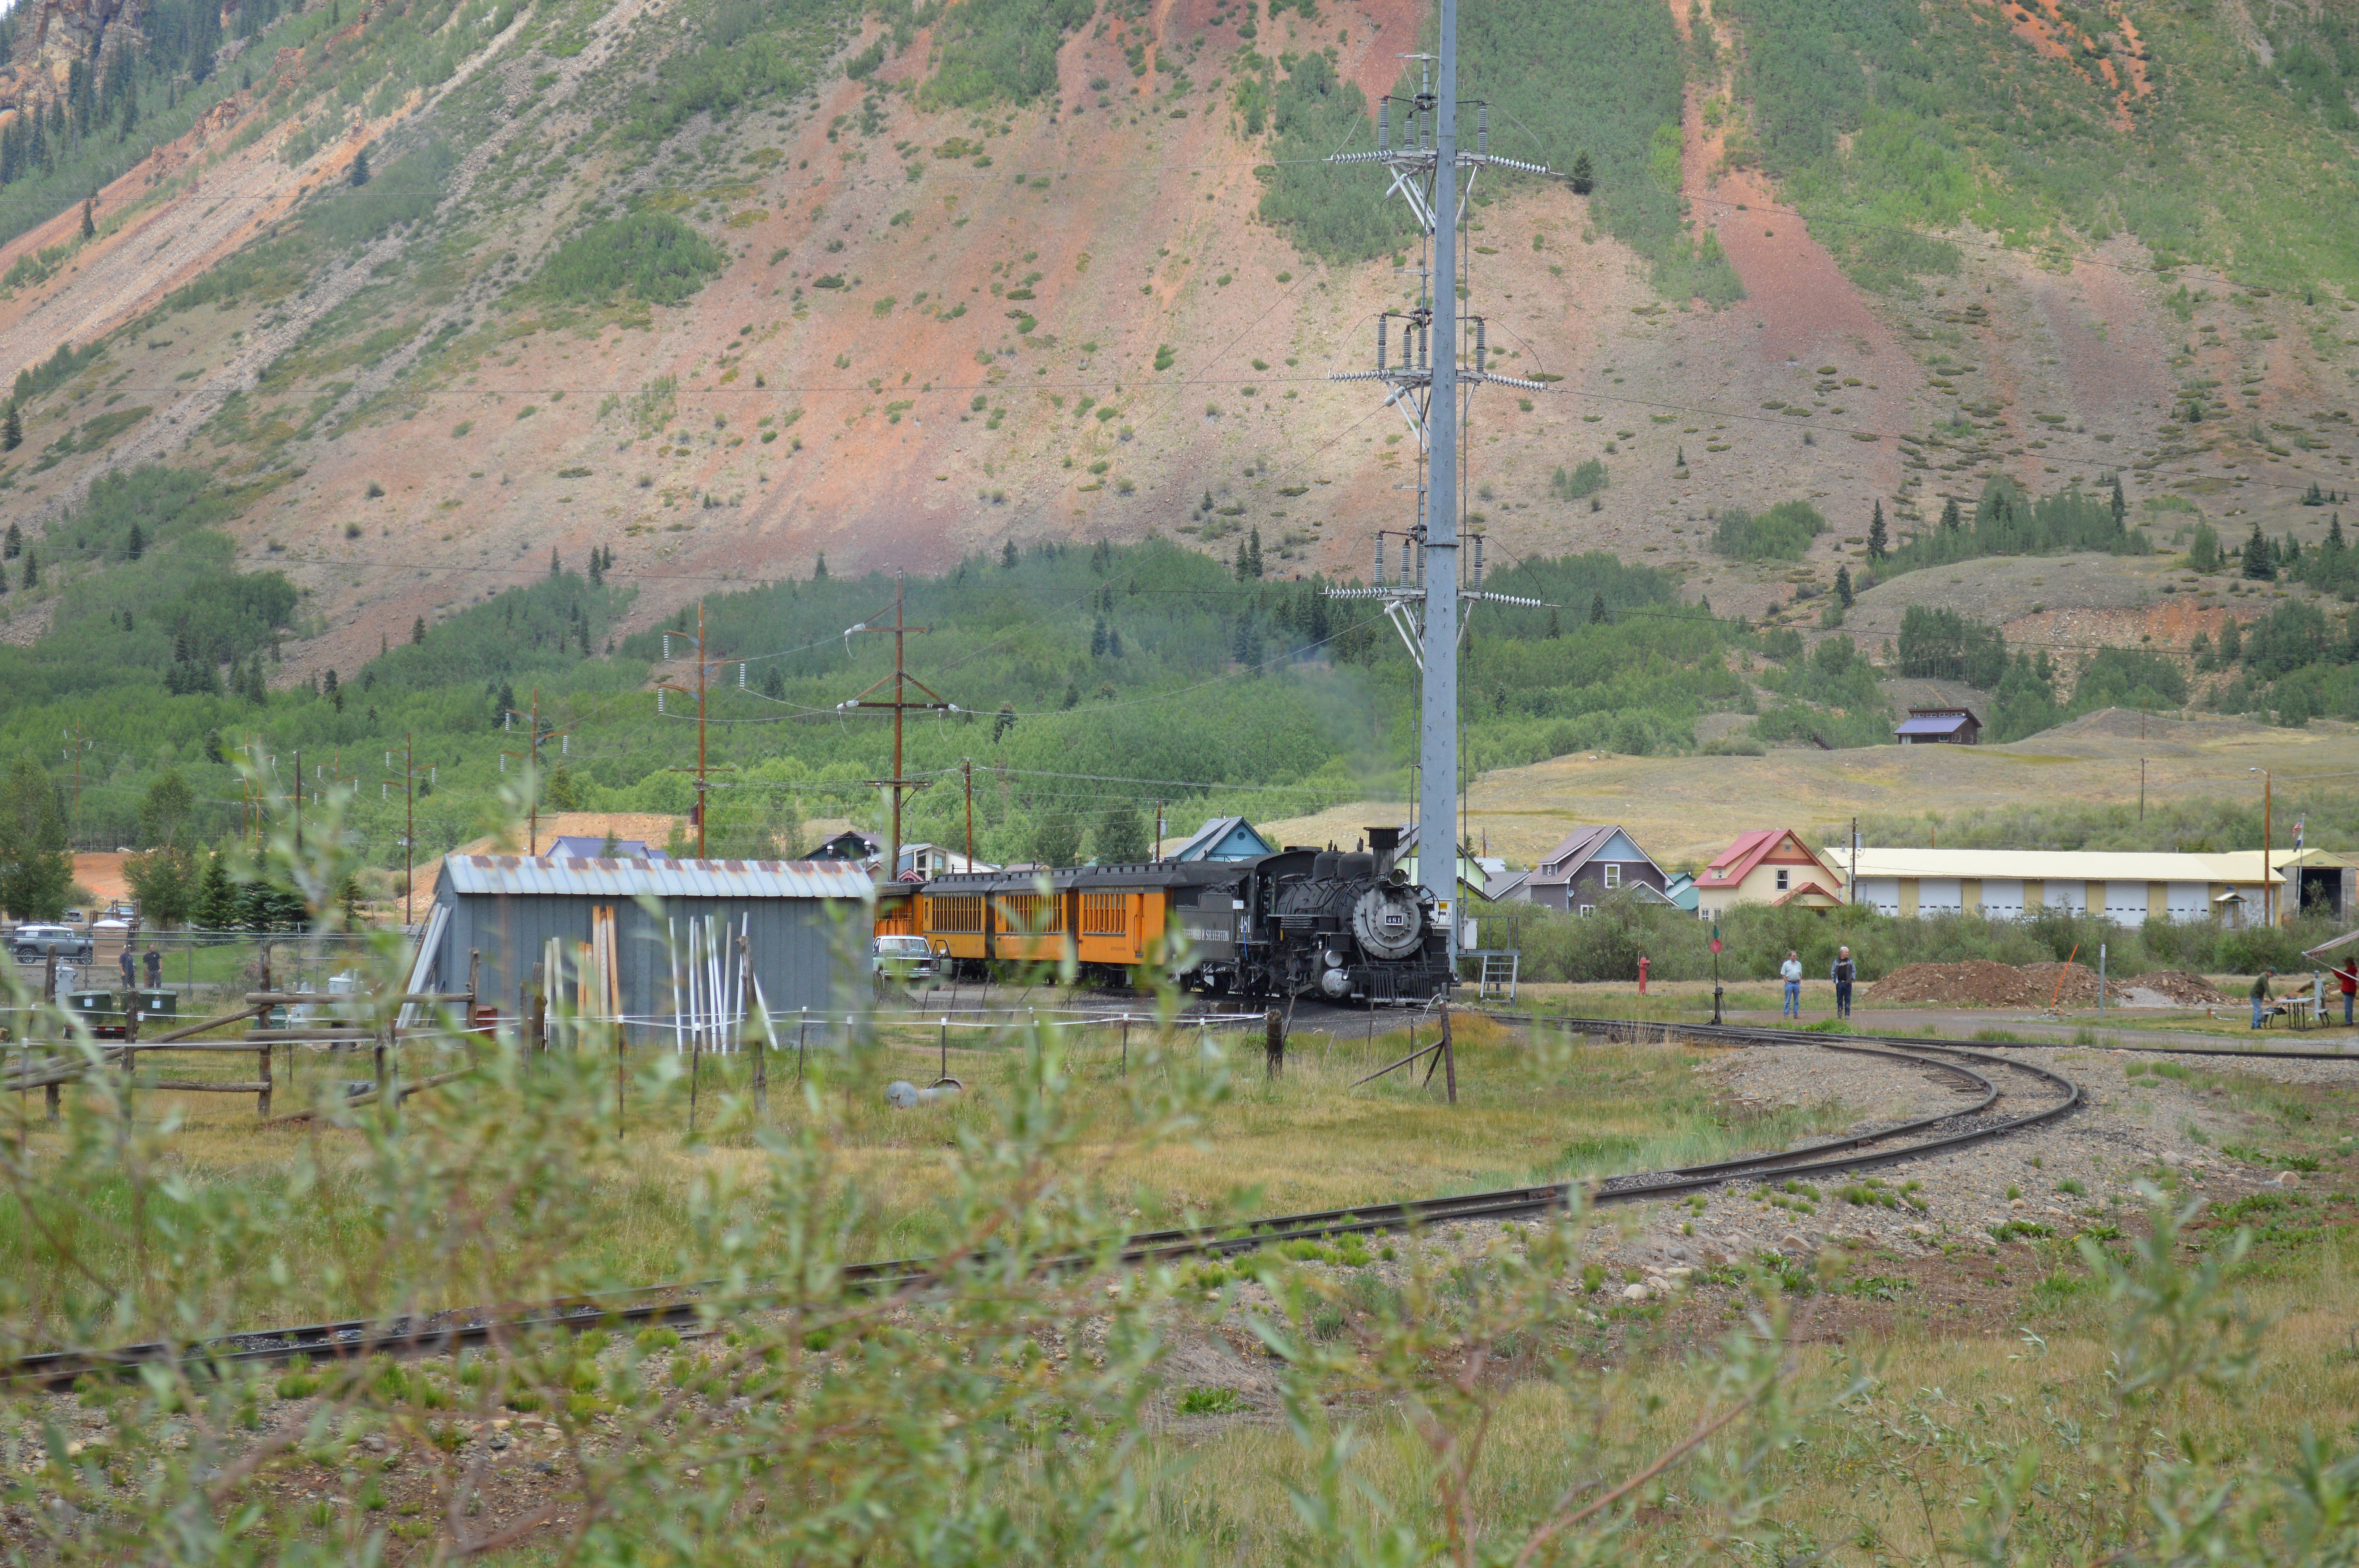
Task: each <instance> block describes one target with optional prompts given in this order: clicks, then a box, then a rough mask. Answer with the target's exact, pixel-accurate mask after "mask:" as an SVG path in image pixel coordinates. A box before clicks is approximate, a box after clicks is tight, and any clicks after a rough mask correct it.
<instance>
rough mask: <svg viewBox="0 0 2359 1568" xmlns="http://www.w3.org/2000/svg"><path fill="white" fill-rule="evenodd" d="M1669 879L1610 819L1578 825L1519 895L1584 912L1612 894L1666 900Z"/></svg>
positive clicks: (1527, 882) (1525, 883)
mask: <svg viewBox="0 0 2359 1568" xmlns="http://www.w3.org/2000/svg"><path fill="white" fill-rule="evenodd" d="M1668 884H1669V877H1668V876H1667V875H1666V874H1665V873H1664V871H1663V868H1662V867H1660V866H1658V865H1657V864H1656V863H1655V858H1654V857H1653V856H1652V855H1649V854H1647V851H1646V850H1644V849H1640V848H1638V842H1637V840H1636V839H1635V838H1631V837H1630V835H1629V833H1628V831H1627V830H1625V829H1624V828H1622V827H1616V826H1614V825H1613V824H1611V823H1603V824H1599V825H1597V826H1594V827H1582V828H1576V829H1575V830H1574V831H1572V832H1571V833H1569V834H1567V835H1566V836H1565V838H1564V840H1563V841H1562V842H1561V843H1560V844H1558V845H1557V847H1556V848H1555V849H1550V850H1549V852H1548V853H1547V854H1546V855H1544V856H1542V857H1541V859H1540V863H1539V864H1538V866H1536V867H1534V868H1533V870H1532V874H1531V875H1530V876H1529V877H1528V878H1527V879H1526V880H1525V882H1524V886H1523V891H1522V892H1521V893H1520V895H1519V896H1521V897H1523V898H1525V899H1527V900H1528V901H1529V902H1531V903H1537V904H1542V905H1545V906H1546V907H1548V908H1549V909H1561V910H1566V911H1569V912H1571V913H1575V914H1588V913H1589V912H1590V910H1592V909H1593V908H1594V907H1596V904H1597V901H1598V900H1599V899H1600V898H1601V897H1603V895H1605V894H1607V893H1610V892H1621V891H1623V890H1625V889H1626V890H1628V891H1629V892H1634V893H1636V894H1638V895H1640V896H1642V897H1644V896H1648V895H1651V896H1654V897H1657V898H1664V897H1665V896H1666V893H1667V890H1668Z"/></svg>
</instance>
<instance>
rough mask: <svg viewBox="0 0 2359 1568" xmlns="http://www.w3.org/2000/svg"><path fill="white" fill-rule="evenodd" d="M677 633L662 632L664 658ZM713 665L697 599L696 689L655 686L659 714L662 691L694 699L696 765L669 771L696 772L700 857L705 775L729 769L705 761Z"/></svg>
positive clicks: (705, 813) (667, 684)
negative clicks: (707, 691)
mask: <svg viewBox="0 0 2359 1568" xmlns="http://www.w3.org/2000/svg"><path fill="white" fill-rule="evenodd" d="M676 635H685V633H669V632H667V633H664V655H665V657H667V658H669V656H670V654H671V640H672V638H673V637H674V636H676ZM726 662H727V661H725V660H724V661H723V663H726ZM712 665H713V661H712V659H711V658H710V657H708V656H707V654H706V650H705V645H704V604H703V601H702V600H699V601H698V602H697V606H696V689H695V690H694V691H692V692H691V691H690V690H689V689H688V688H687V687H682V686H674V685H672V684H671V683H670V682H669V681H666V682H664V683H662V684H661V685H659V686H658V687H656V711H657V712H658V713H661V712H662V711H663V710H664V705H663V699H664V693H666V692H668V691H676V692H678V693H679V695H680V696H682V697H695V698H696V766H694V767H693V768H674V769H672V772H673V773H694V774H695V775H696V858H697V859H698V860H703V859H704V858H705V855H704V825H705V821H706V819H707V818H708V817H710V816H712V812H711V811H710V810H708V809H707V806H708V805H709V802H708V800H707V797H706V792H707V791H708V790H710V789H711V788H712V784H711V783H710V782H709V779H708V775H710V774H712V773H727V772H729V771H730V770H729V769H727V768H713V767H710V766H708V765H707V764H706V762H705V760H704V756H705V753H704V676H705V672H706V671H708V670H710V669H712Z"/></svg>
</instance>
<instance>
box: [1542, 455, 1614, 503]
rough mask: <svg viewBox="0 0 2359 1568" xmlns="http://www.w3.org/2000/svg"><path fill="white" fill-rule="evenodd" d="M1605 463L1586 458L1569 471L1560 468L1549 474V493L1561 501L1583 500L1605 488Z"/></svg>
mask: <svg viewBox="0 0 2359 1568" xmlns="http://www.w3.org/2000/svg"><path fill="white" fill-rule="evenodd" d="M1605 482H1606V481H1605V464H1604V462H1603V460H1600V459H1597V458H1589V459H1586V460H1583V461H1582V463H1581V464H1580V465H1579V466H1578V467H1576V468H1574V469H1573V470H1571V471H1570V472H1567V471H1566V470H1563V469H1559V470H1556V472H1554V473H1552V474H1550V475H1549V494H1550V495H1553V496H1555V497H1556V498H1557V499H1558V500H1559V501H1583V500H1586V499H1588V498H1589V497H1590V496H1592V495H1594V494H1596V493H1597V492H1599V491H1601V490H1603V489H1604V488H1605Z"/></svg>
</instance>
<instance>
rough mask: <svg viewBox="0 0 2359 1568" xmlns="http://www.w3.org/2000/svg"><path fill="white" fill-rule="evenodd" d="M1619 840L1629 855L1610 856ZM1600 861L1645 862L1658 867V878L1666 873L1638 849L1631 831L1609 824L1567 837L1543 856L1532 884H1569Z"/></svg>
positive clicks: (1653, 858) (1642, 850) (1580, 830)
mask: <svg viewBox="0 0 2359 1568" xmlns="http://www.w3.org/2000/svg"><path fill="white" fill-rule="evenodd" d="M1616 840H1619V842H1620V845H1621V846H1622V848H1623V849H1625V851H1626V852H1624V853H1617V854H1614V855H1612V856H1607V855H1606V854H1605V851H1606V850H1607V849H1613V848H1614V847H1615V843H1616ZM1599 859H1611V860H1616V861H1628V860H1644V861H1646V862H1647V864H1648V865H1649V866H1653V867H1654V868H1655V874H1656V875H1658V876H1661V875H1662V874H1663V868H1662V867H1661V866H1660V865H1658V864H1657V863H1656V860H1655V857H1654V856H1652V855H1649V854H1648V853H1647V851H1646V850H1644V849H1640V848H1638V840H1636V838H1632V837H1631V836H1630V833H1629V830H1628V829H1627V828H1625V827H1621V826H1620V825H1618V824H1615V823H1605V824H1602V825H1600V826H1597V827H1580V828H1575V829H1574V830H1573V831H1572V832H1571V833H1568V834H1566V835H1565V836H1564V839H1563V841H1562V842H1560V844H1558V845H1557V847H1556V848H1555V849H1550V850H1549V852H1548V853H1547V854H1545V855H1543V856H1541V857H1540V863H1539V866H1538V869H1537V870H1535V871H1533V872H1532V881H1533V882H1534V883H1536V884H1538V883H1546V884H1549V885H1550V886H1553V885H1555V884H1556V883H1559V882H1569V881H1571V880H1572V879H1573V878H1574V877H1576V876H1578V875H1580V874H1581V871H1582V868H1583V867H1585V866H1587V865H1588V864H1589V862H1590V861H1592V860H1599Z"/></svg>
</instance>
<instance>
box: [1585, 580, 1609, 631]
mask: <svg viewBox="0 0 2359 1568" xmlns="http://www.w3.org/2000/svg"><path fill="white" fill-rule="evenodd" d="M1607 619H1608V617H1607V615H1606V612H1605V595H1604V592H1603V590H1602V589H1601V590H1600V591H1598V592H1596V593H1593V594H1591V595H1590V596H1589V623H1590V624H1591V625H1592V626H1603V625H1604V624H1605V623H1606V621H1607Z"/></svg>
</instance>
